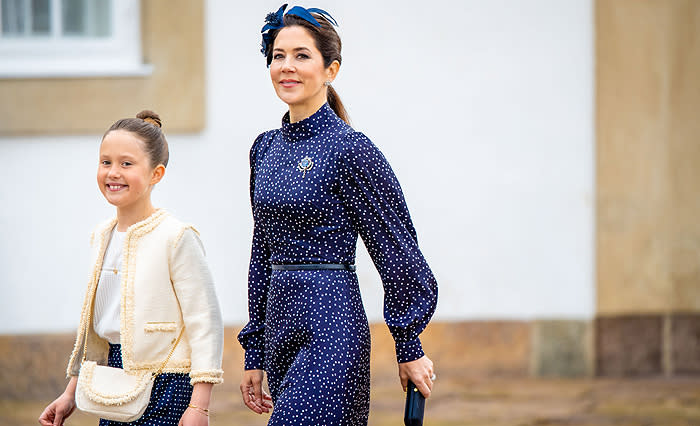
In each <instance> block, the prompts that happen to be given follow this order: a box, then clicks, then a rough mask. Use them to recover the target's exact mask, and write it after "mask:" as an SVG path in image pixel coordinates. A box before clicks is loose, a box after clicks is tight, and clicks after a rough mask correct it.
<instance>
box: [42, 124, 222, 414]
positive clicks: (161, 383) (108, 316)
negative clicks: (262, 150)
mask: <svg viewBox="0 0 700 426" xmlns="http://www.w3.org/2000/svg"><path fill="white" fill-rule="evenodd" d="M167 164H168V144H167V141H166V140H165V135H164V134H163V132H162V131H161V120H160V118H159V117H158V114H156V113H154V112H151V111H142V112H140V113H139V114H138V115H137V116H136V118H126V119H122V120H119V121H117V122H116V123H114V124H113V125H112V127H110V128H109V130H107V132H106V133H105V135H104V136H103V138H102V143H101V145H100V157H99V165H98V168H97V184H98V186H99V188H100V191H101V192H102V195H104V197H105V198H106V199H107V201H108V202H109V203H110V204H112V205H114V206H115V207H116V208H117V215H116V218H114V219H112V220H110V221H108V222H107V223H105V224H102V225H99V226H98V227H97V229H96V230H95V232H94V233H93V235H92V238H91V244H92V247H93V259H94V268H93V272H92V276H91V279H90V281H89V283H88V290H87V294H86V296H85V302H84V304H83V310H82V315H81V321H80V326H79V327H78V333H77V338H76V341H75V348H74V349H73V353H72V355H71V357H70V361H69V363H68V369H67V374H68V377H70V382H69V383H68V386H67V387H66V390H65V392H63V394H62V395H61V396H59V397H58V398H57V399H56V400H55V401H54V402H52V403H51V404H49V406H48V407H46V409H45V410H44V412H43V413H42V414H41V416H40V417H39V423H41V424H42V425H43V426H49V425H62V424H63V422H64V421H65V419H66V418H67V417H68V416H70V415H71V413H72V412H73V410H74V409H75V389H76V384H77V378H78V377H77V376H78V373H79V371H80V365H81V360H82V359H83V345H84V339H85V328H86V327H87V328H88V334H87V359H88V360H93V361H97V362H98V363H102V364H105V363H106V364H107V365H109V366H110V367H117V368H124V369H125V370H127V371H134V372H138V371H143V370H155V368H157V367H154V364H160V363H162V362H163V361H164V360H166V359H167V356H168V353H169V352H170V351H171V350H172V348H173V347H175V350H174V352H173V353H172V356H171V357H170V358H169V359H168V362H167V363H166V365H165V368H164V369H163V374H160V375H158V376H157V377H156V379H155V382H154V384H153V390H152V393H151V399H150V401H149V404H148V407H147V408H146V411H145V412H144V414H143V416H142V417H141V418H139V419H138V420H136V421H134V422H131V423H128V424H129V425H134V426H135V425H139V426H140V425H159V426H162V425H178V424H179V425H184V426H191V425H196V426H203V425H207V424H208V423H209V420H208V416H209V412H208V407H209V400H210V398H211V391H212V386H213V385H214V384H217V383H221V382H222V381H223V379H222V374H223V371H222V370H221V358H222V352H223V325H222V320H221V313H220V310H219V303H218V300H217V298H216V294H215V292H214V284H213V281H212V277H211V274H210V272H209V268H208V266H207V263H206V260H205V258H204V249H203V247H202V244H201V242H200V240H199V236H198V233H197V231H196V230H195V229H194V228H193V227H192V226H189V225H185V224H183V223H181V222H180V221H178V220H177V219H175V218H174V217H172V216H170V215H169V214H168V213H166V212H165V211H164V210H161V209H157V208H155V207H154V206H153V204H152V203H151V191H152V190H153V187H154V186H155V185H156V184H157V183H158V182H160V180H161V179H162V178H163V175H164V174H165V167H166V166H167ZM93 300H94V310H93V311H91V312H88V311H89V309H90V307H91V306H93ZM90 317H92V321H88V320H87V318H90ZM88 322H89V323H88ZM181 333H182V334H181ZM180 335H181V336H180ZM178 336H180V339H179V340H178ZM178 422H179V423H178ZM123 424H124V423H119V422H114V421H109V420H105V419H100V426H113V425H123Z"/></svg>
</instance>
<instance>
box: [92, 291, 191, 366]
mask: <svg viewBox="0 0 700 426" xmlns="http://www.w3.org/2000/svg"><path fill="white" fill-rule="evenodd" d="M97 279H98V285H99V278H97ZM96 296H97V285H95V290H94V291H93V292H92V298H91V299H90V308H89V309H88V311H87V321H86V322H85V337H84V338H83V340H84V343H83V361H86V360H87V341H88V330H89V329H90V326H91V325H92V310H93V309H94V305H95V297H96ZM184 331H185V326H184V325H183V326H182V329H180V334H179V335H178V336H177V339H176V340H175V344H174V345H173V347H172V348H171V349H170V353H168V356H167V358H165V361H163V363H162V364H161V365H160V367H158V370H156V371H155V372H153V377H155V376H157V375H159V374H160V373H162V372H163V369H164V368H165V366H166V365H167V364H168V361H170V357H171V356H173V352H175V348H177V345H178V343H180V339H181V338H182V333H184Z"/></svg>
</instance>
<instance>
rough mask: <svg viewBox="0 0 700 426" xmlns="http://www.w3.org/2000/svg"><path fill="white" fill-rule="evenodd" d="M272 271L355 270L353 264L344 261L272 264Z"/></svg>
mask: <svg viewBox="0 0 700 426" xmlns="http://www.w3.org/2000/svg"><path fill="white" fill-rule="evenodd" d="M271 266H272V270H273V271H320V270H324V269H331V270H336V271H355V265H346V264H345V263H297V264H283V265H280V264H274V263H273V264H272V265H271Z"/></svg>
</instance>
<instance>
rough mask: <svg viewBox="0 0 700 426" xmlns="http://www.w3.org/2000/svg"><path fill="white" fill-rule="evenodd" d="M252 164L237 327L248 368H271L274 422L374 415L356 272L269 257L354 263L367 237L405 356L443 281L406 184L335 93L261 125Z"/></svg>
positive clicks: (412, 352)
mask: <svg viewBox="0 0 700 426" xmlns="http://www.w3.org/2000/svg"><path fill="white" fill-rule="evenodd" d="M250 164H251V180H250V187H251V194H250V195H251V201H252V206H253V218H254V223H255V225H254V230H253V245H252V251H251V260H250V269H249V275H248V299H249V300H248V303H249V305H248V306H249V315H250V320H249V322H248V324H247V325H246V326H245V328H244V329H243V330H242V331H241V333H240V334H239V336H238V338H239V341H240V342H241V345H242V346H243V348H244V349H245V350H246V353H245V367H246V369H264V370H265V371H266V372H267V378H268V384H269V386H270V391H271V394H272V398H273V402H274V404H275V407H274V410H273V413H272V415H271V417H270V421H269V425H295V426H298V425H314V426H319V425H334V426H336V425H366V424H367V417H368V413H369V360H370V356H369V354H370V335H369V327H368V325H367V318H366V315H365V311H364V307H363V305H362V299H361V297H360V289H359V284H358V281H357V276H356V274H355V273H354V272H350V271H346V270H340V271H338V270H315V271H299V270H275V271H272V270H271V266H270V265H271V264H299V263H345V264H352V263H355V249H356V246H357V238H358V235H359V236H361V237H362V240H363V242H364V243H365V246H366V247H367V251H368V252H369V254H370V256H371V257H372V260H373V261H374V264H375V266H376V267H377V270H378V271H379V274H380V276H381V278H382V282H383V285H384V291H385V306H384V313H385V319H386V322H387V324H388V326H389V330H390V331H391V333H392V335H393V337H394V340H395V342H396V356H397V360H398V361H399V362H406V361H412V360H415V359H418V358H420V357H421V356H423V349H422V347H421V343H420V340H419V338H418V335H419V334H420V333H421V331H423V329H424V328H425V326H426V325H427V324H428V321H429V320H430V318H431V317H432V315H433V312H434V311H435V305H436V301H437V283H436V281H435V278H434V276H433V273H432V272H431V270H430V268H429V267H428V264H427V263H426V261H425V259H424V258H423V255H422V253H421V251H420V249H419V248H418V241H417V237H416V232H415V229H414V227H413V223H412V222H411V217H410V215H409V213H408V208H407V207H406V202H405V200H404V197H403V193H402V191H401V187H400V186H399V183H398V181H397V179H396V176H395V175H394V173H393V171H392V170H391V167H390V166H389V163H388V162H387V161H386V159H385V158H384V156H383V155H382V153H381V152H380V151H379V150H378V149H377V147H376V146H375V145H374V144H373V143H372V142H371V141H370V140H369V139H367V137H366V136H364V135H363V134H362V133H359V132H355V131H353V129H352V128H351V127H350V126H348V125H347V124H346V123H345V122H343V121H342V120H341V119H340V118H338V116H337V115H336V114H335V113H334V112H333V110H332V109H331V108H330V107H329V106H328V104H325V105H324V106H323V107H321V109H319V111H317V112H316V113H315V114H313V115H312V116H311V117H309V118H307V119H305V120H302V121H299V122H297V123H290V122H289V118H288V116H285V117H284V119H283V121H282V128H281V129H280V130H273V131H270V132H266V133H263V134H262V135H260V136H259V137H258V138H257V139H256V141H255V143H254V144H253V147H252V149H251V153H250Z"/></svg>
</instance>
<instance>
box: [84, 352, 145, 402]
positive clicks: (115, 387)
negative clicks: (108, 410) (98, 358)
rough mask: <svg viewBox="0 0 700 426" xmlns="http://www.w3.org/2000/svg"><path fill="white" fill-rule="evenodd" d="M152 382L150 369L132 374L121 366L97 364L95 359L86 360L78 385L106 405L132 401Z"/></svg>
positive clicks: (96, 400) (91, 398)
mask: <svg viewBox="0 0 700 426" xmlns="http://www.w3.org/2000/svg"><path fill="white" fill-rule="evenodd" d="M151 383H153V374H152V373H151V372H149V371H144V372H142V373H138V374H133V373H131V374H130V373H127V372H126V371H124V370H123V369H121V368H114V367H107V366H104V365H97V363H95V362H94V361H84V362H83V364H82V366H81V367H80V375H79V376H78V385H79V386H80V387H81V388H82V390H83V392H84V394H85V396H86V397H87V398H88V399H90V400H92V401H94V402H97V403H99V404H104V405H122V404H126V403H128V402H131V401H133V400H134V399H136V398H137V397H139V396H140V395H141V393H142V392H143V391H144V390H145V389H146V388H147V387H148V386H149V385H150V384H151ZM148 397H150V392H149V395H148Z"/></svg>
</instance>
